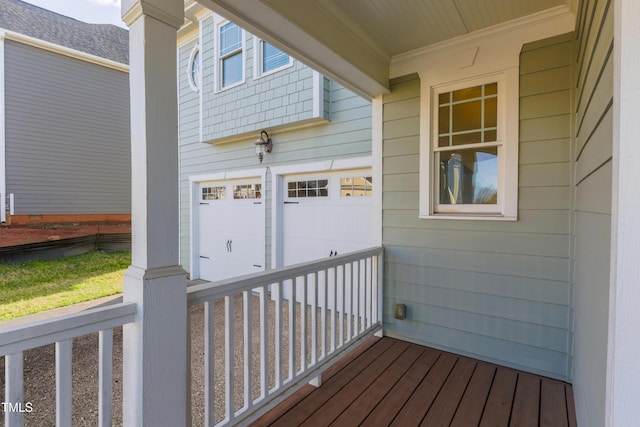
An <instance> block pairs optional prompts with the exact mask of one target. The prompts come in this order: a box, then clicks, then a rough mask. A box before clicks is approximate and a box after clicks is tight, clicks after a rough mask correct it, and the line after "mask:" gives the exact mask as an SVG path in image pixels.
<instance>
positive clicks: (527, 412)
mask: <svg viewBox="0 0 640 427" xmlns="http://www.w3.org/2000/svg"><path fill="white" fill-rule="evenodd" d="M539 407H540V377H536V376H534V375H529V374H519V375H518V385H517V386H516V395H515V397H514V398H513V410H512V412H511V424H512V425H515V426H519V427H533V426H537V425H538V424H539V419H538V416H539V414H540V412H539Z"/></svg>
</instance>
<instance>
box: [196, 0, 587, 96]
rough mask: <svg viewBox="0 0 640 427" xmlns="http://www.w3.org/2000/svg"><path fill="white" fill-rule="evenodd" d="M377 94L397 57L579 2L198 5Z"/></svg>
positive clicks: (249, 0)
mask: <svg viewBox="0 0 640 427" xmlns="http://www.w3.org/2000/svg"><path fill="white" fill-rule="evenodd" d="M196 1H197V2H198V3H200V4H202V5H203V6H205V7H206V8H209V9H211V10H213V11H215V12H217V13H219V14H220V15H222V16H225V17H227V18H228V19H230V20H232V21H234V22H236V23H237V24H239V25H241V26H242V27H244V28H245V29H247V30H248V31H250V32H251V33H253V34H256V35H258V36H259V37H262V38H264V39H266V40H269V41H270V42H272V43H274V44H276V45H277V46H279V47H280V48H282V49H283V50H285V51H287V52H289V53H290V54H291V55H293V56H294V57H296V58H298V59H300V60H301V61H303V62H305V63H307V64H308V65H310V66H312V67H314V68H316V69H317V70H319V71H320V72H322V73H324V74H326V75H328V76H330V77H332V78H334V79H336V80H337V81H340V82H341V83H343V84H345V85H347V86H348V87H350V88H351V89H353V90H355V91H356V92H358V93H360V94H362V95H364V96H367V97H373V96H376V95H379V94H381V93H385V92H386V91H387V90H388V82H389V65H390V64H391V61H392V59H393V58H394V57H396V56H398V55H401V54H403V53H406V52H410V51H413V50H415V49H419V48H422V47H425V46H429V45H433V44H434V43H438V42H442V41H445V40H448V39H451V38H455V37H459V36H464V35H465V34H469V33H471V32H474V31H477V30H481V29H483V28H487V27H491V26H494V25H497V24H500V23H503V22H507V21H511V20H514V19H518V18H521V17H524V16H527V15H531V14H534V13H537V12H541V11H544V10H547V9H551V8H554V7H562V6H563V7H566V8H569V9H570V10H572V11H574V12H575V3H576V0H536V1H531V0H483V1H478V0H394V1H393V2H390V1H388V0H349V1H344V0H242V1H238V0H196Z"/></svg>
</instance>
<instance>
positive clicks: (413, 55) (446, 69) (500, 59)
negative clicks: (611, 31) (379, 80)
mask: <svg viewBox="0 0 640 427" xmlns="http://www.w3.org/2000/svg"><path fill="white" fill-rule="evenodd" d="M574 29H575V15H574V14H573V13H572V12H571V10H570V9H569V8H567V7H566V6H557V7H555V8H552V9H548V10H546V11H543V12H539V13H535V14H532V15H528V16H525V17H523V18H519V19H515V20H512V21H509V22H505V23H502V24H498V25H495V26H493V27H489V28H484V29H481V30H478V31H474V32H472V33H469V34H465V35H463V36H459V37H454V38H452V39H449V40H445V41H443V42H440V43H436V44H433V45H429V46H426V47H423V48H420V49H416V50H414V51H411V52H407V53H403V54H400V55H397V56H395V57H394V58H393V59H392V60H391V66H390V73H389V78H390V79H392V78H394V77H400V76H405V75H408V74H413V73H421V76H422V75H429V76H431V79H432V80H435V81H439V82H442V83H444V82H446V81H457V80H460V79H461V78H463V77H461V76H460V75H461V74H462V75H463V76H464V75H465V74H468V70H467V69H466V67H465V66H464V65H463V64H460V60H459V59H458V56H459V55H460V54H463V53H465V52H469V51H470V50H473V49H478V52H479V55H478V58H477V61H475V63H474V65H473V68H474V74H475V75H481V74H483V73H491V72H495V71H496V70H501V69H502V70H504V69H507V68H511V67H517V66H518V61H519V54H520V51H521V50H522V46H523V45H524V44H526V43H530V42H533V41H536V40H543V39H546V38H549V37H553V36H557V35H560V34H565V33H568V32H571V31H573V30H574Z"/></svg>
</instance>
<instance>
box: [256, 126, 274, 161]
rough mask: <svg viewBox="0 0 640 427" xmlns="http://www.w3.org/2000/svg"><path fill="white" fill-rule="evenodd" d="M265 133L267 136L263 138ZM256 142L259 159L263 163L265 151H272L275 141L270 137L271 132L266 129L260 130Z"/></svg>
mask: <svg viewBox="0 0 640 427" xmlns="http://www.w3.org/2000/svg"><path fill="white" fill-rule="evenodd" d="M262 135H264V136H265V137H266V138H263V137H262ZM255 144H256V155H257V156H258V159H260V163H262V159H264V153H271V149H272V148H273V141H271V138H269V134H268V133H267V131H266V130H263V131H261V132H260V138H258V139H257V140H256V142H255Z"/></svg>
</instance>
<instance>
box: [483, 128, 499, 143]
mask: <svg viewBox="0 0 640 427" xmlns="http://www.w3.org/2000/svg"><path fill="white" fill-rule="evenodd" d="M497 140H498V132H497V131H495V130H486V131H484V142H496V141H497Z"/></svg>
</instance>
